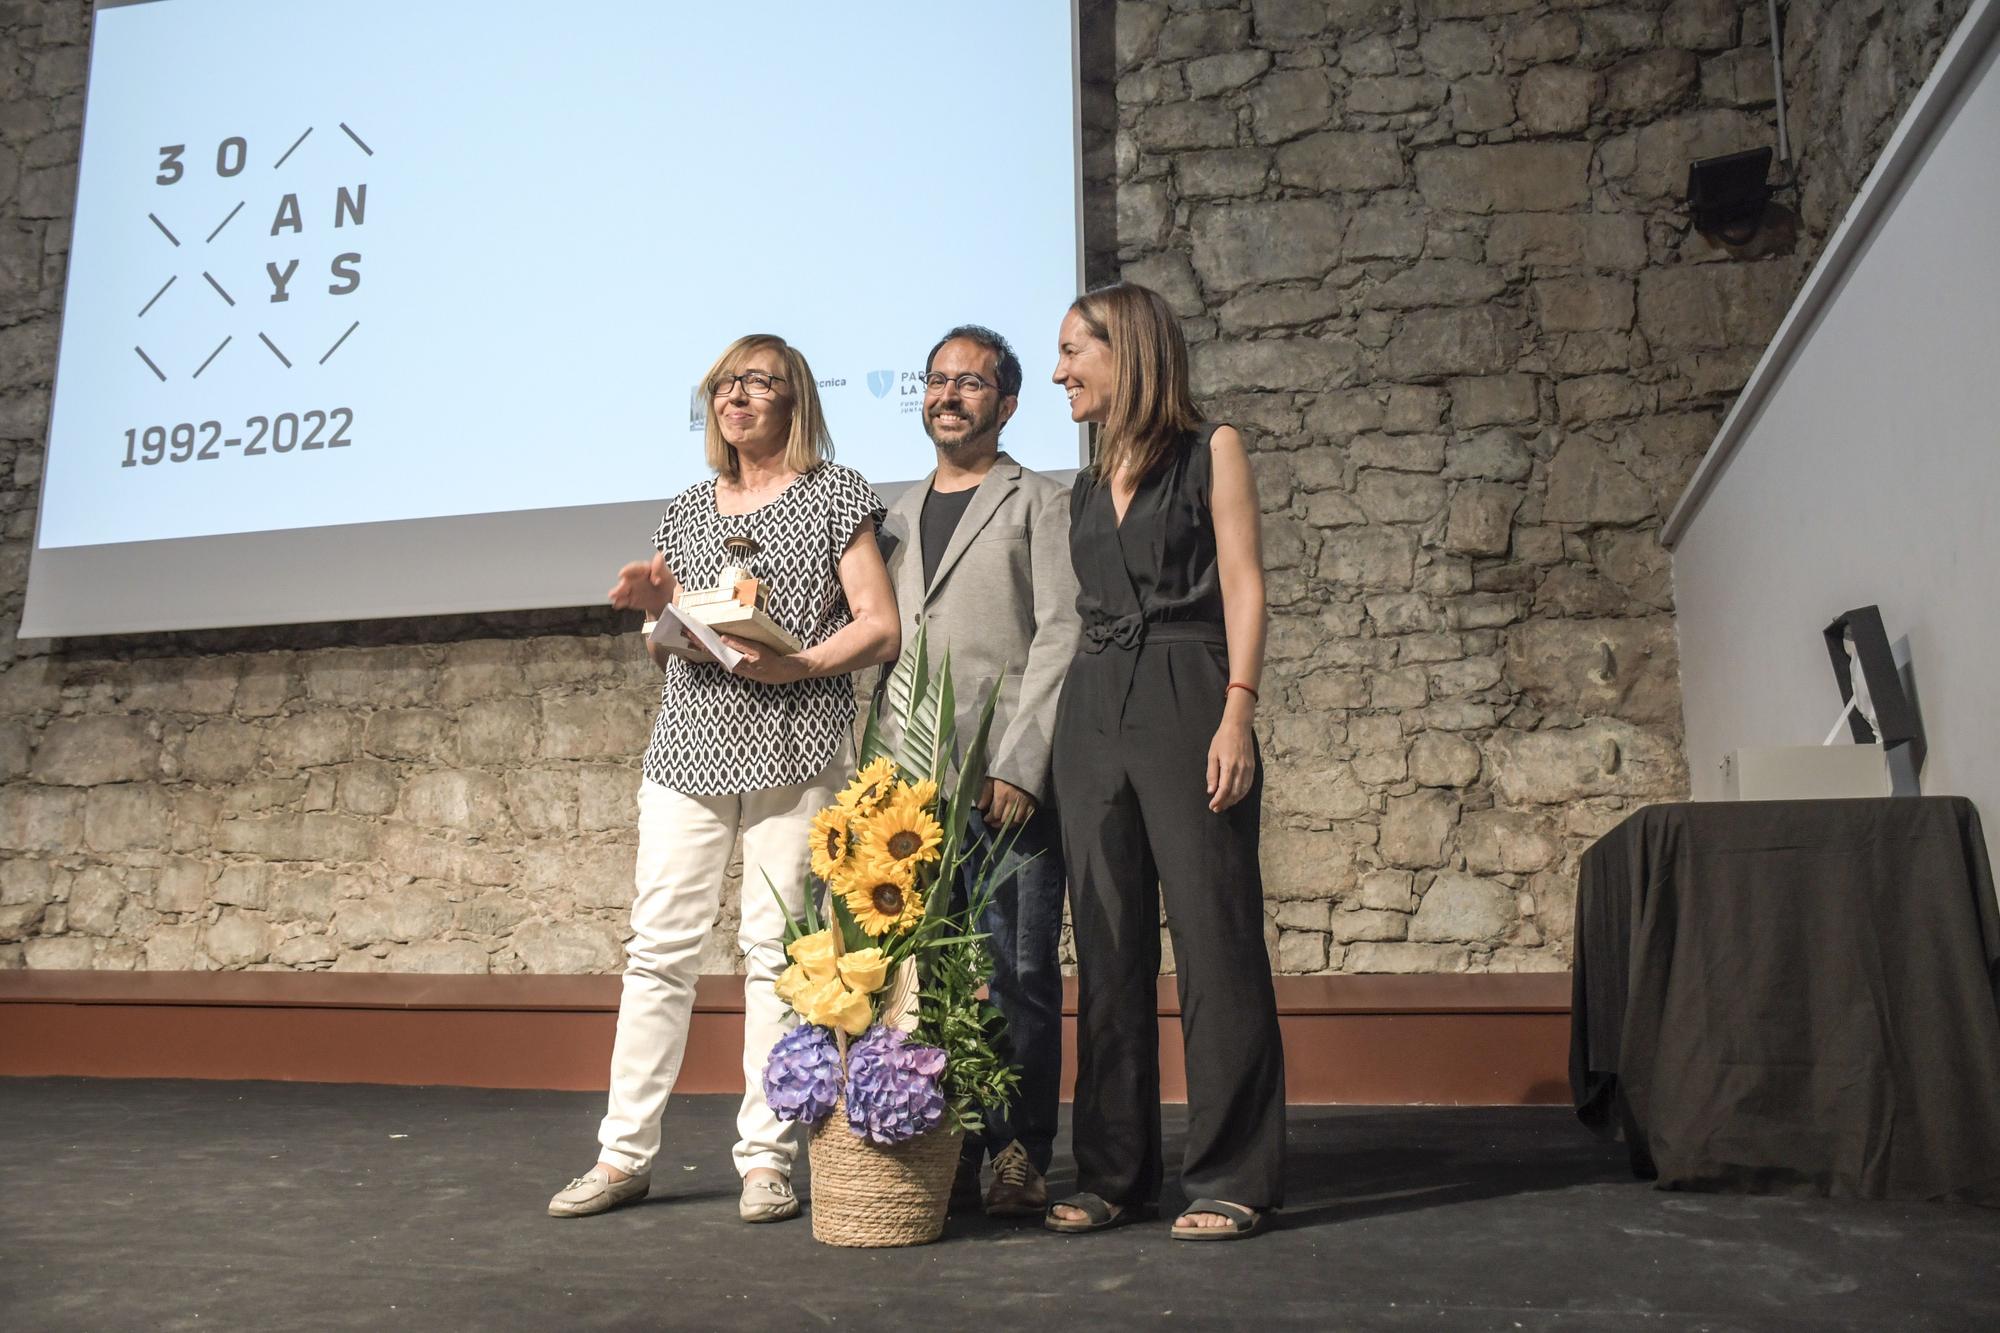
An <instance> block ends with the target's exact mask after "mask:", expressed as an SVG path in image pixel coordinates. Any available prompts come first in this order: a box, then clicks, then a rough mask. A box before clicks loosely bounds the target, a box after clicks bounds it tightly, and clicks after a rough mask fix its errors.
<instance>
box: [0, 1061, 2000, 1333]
mask: <svg viewBox="0 0 2000 1333" xmlns="http://www.w3.org/2000/svg"><path fill="white" fill-rule="evenodd" d="M601 1109H602V1098H601V1097H599V1096H595V1095H588V1094H576V1093H534V1092H493V1091H478V1090H467V1089H454V1088H395V1087H362V1086H335V1085H323V1084H276V1083H197V1082H111V1081H95V1080H81V1079H14V1080H0V1126H4V1129H0V1191H4V1193H0V1325H4V1326H5V1327H6V1328H8V1329H10V1330H13V1329H55V1328H66V1329H67V1328H81V1329H91V1330H103V1329H138V1328H145V1329H217V1328H232V1329H233V1328H243V1329H273V1330H277V1329H322V1328H353V1329H398V1328H440V1329H450V1328H473V1327H483V1328H497V1329H514V1328H627V1327H632V1328H637V1327H667V1328H761V1329H785V1328H808V1327H820V1326H825V1325H834V1326H838V1327H847V1328H859V1329H871V1330H882V1333H892V1331H896V1330H905V1329H931V1328H978V1329H983V1330H1000V1329H1033V1330H1037V1331H1038V1333H1043V1331H1046V1333H1053V1330H1055V1329H1057V1328H1058V1327H1061V1328H1065V1329H1066V1328H1078V1329H1091V1328H1101V1327H1118V1328H1129V1327H1134V1326H1138V1325H1141V1324H1148V1325H1150V1324H1152V1323H1172V1324H1183V1325H1188V1326H1195V1327H1215V1326H1243V1327H1260V1328H1273V1327H1286V1328H1289V1327H1309V1328H1316V1329H1374V1328H1383V1329H1402V1328H1421V1329H1453V1330H1455V1329H1516V1328H1524V1329H1536V1328H1576V1329H1625V1328H1644V1329H1696V1328H1699V1329H1718V1330H1719V1329H1743V1330H1773V1329H1799V1330H1806V1329H1812V1330H1827V1329H1856V1330H1862V1329H1865V1330H1870V1331H1871V1333H1872V1331H1874V1330H1882V1329H1902V1328H1910V1329H1917V1328H1922V1329H1946V1328H1968V1329H1970V1328H1986V1329H1991V1328H1995V1327H2000V1213H1996V1212H1992V1211H1988V1210H1982V1209H1976V1208H1970V1207H1963V1206H1952V1205H1915V1204H1873V1203H1849V1202H1831V1201H1824V1200H1809V1199H1792V1198H1743V1197H1735V1196H1716V1195H1691V1194H1670V1193H1662V1192H1660V1191H1656V1190H1653V1189H1651V1188H1650V1187H1648V1186H1646V1185H1644V1184H1641V1183H1638V1182H1635V1181H1633V1180H1631V1179H1630V1178H1629V1177H1628V1175H1627V1174H1626V1171H1625V1167H1624V1160H1623V1153H1622V1150H1621V1149H1619V1148H1618V1147H1616V1146H1613V1145H1605V1144H1600V1143H1597V1142H1596V1141H1594V1140H1593V1139H1591V1138H1590V1137H1589V1136H1588V1135H1587V1134H1585V1133H1584V1131H1583V1130H1582V1129H1581V1128H1579V1127H1578V1126H1577V1125H1576V1124H1575V1122H1574V1120H1573V1119H1572V1118H1571V1116H1570V1115H1569V1113H1568V1112H1567V1111H1565V1110H1557V1109H1541V1108H1523V1109H1516V1108H1508V1109H1492V1110H1426V1109H1418V1108H1395V1109H1366V1108H1298V1107H1295V1108H1293V1111H1292V1121H1291V1145H1292V1163H1293V1169H1292V1179H1293V1182H1294V1184H1293V1190H1292V1198H1291V1200H1290V1204H1291V1206H1290V1207H1289V1208H1288V1209H1287V1210H1286V1211H1285V1213H1284V1214H1283V1215H1282V1217H1281V1219H1280V1221H1281V1228H1280V1229H1278V1230H1276V1231H1273V1232H1271V1233H1270V1234H1268V1235H1266V1236H1264V1237H1261V1238H1259V1239H1256V1240H1253V1241H1251V1242H1248V1243H1245V1244H1237V1245H1221V1246H1208V1247H1205V1248H1202V1247H1196V1246H1191V1245H1185V1244H1180V1243H1176V1242H1171V1241H1169V1240H1168V1239H1167V1236H1166V1232H1165V1227H1166V1225H1167V1223H1166V1222H1165V1221H1161V1222H1157V1223H1148V1224H1144V1225H1141V1226H1134V1227H1128V1228H1125V1229H1122V1230H1119V1231H1113V1232H1109V1233H1106V1234H1103V1235H1097V1236H1083V1237H1062V1236H1055V1235H1051V1234H1048V1233H1045V1232H1043V1231H1042V1230H1040V1228H1039V1227H1035V1226H1020V1227H1016V1226H1013V1225H1003V1224H1000V1223H995V1222H989V1221H987V1220H986V1219H984V1218H971V1219H962V1218H954V1219H952V1221H951V1222H950V1224H949V1225H948V1228H947V1231H946V1233H945V1238H944V1240H943V1241H941V1242H940V1243H938V1244H936V1245H930V1246H925V1247H921V1248H917V1249H910V1250H888V1251H882V1250H837V1249H831V1248H828V1247H825V1246H820V1245H817V1244H815V1243H814V1242H813V1239H812V1233H811V1230H810V1227H809V1224H808V1223H807V1222H806V1221H805V1220H803V1219H802V1220H800V1221H797V1222H788V1223H783V1224H780V1225H777V1226H767V1227H747V1226H744V1225H743V1224H741V1223H739V1222H738V1221H737V1220H736V1211H735V1203H736V1181H735V1176H734V1174H733V1172H732V1170H731V1168H730V1164H729V1145H730V1143H731V1142H732V1141H733V1139H734V1138H735V1134H734V1131H733V1115H734V1099H733V1098H727V1097H690V1098H676V1099H675V1102H674V1105H673V1107H672V1109H671V1111H670V1112H669V1119H668V1134H669V1144H670V1147H669V1150H668V1152H667V1153H666V1155H665V1156H664V1157H663V1159H662V1161H661V1162H660V1164H659V1166H658V1167H657V1168H656V1169H655V1173H654V1191H653V1195H652V1197H651V1198H650V1199H649V1200H648V1201H646V1202H645V1203H643V1204H640V1205H638V1206H636V1207H631V1208H627V1209H622V1210H620V1211H618V1212H614V1213H611V1214H608V1215H606V1216H602V1217H597V1218H587V1219H582V1220H574V1221H557V1220H555V1219H552V1218H549V1217H546V1216H544V1215H543V1207H544V1204H545V1203H546V1201H547V1198H548V1196H549V1194H550V1193H552V1192H553V1191H554V1190H556V1189H557V1188H558V1187H560V1186H561V1185H562V1184H563V1183H564V1182H565V1181H566V1180H567V1179H568V1178H569V1177H570V1176H571V1175H573V1174H576V1173H578V1172H581V1171H583V1170H584V1169H585V1168H586V1167H587V1166H588V1165H589V1163H590V1162H591V1160H592V1158H593V1154H592V1148H593V1143H592V1132H593V1130H594V1129H595V1126H596V1121H597V1116H598V1114H599V1113H600V1112H601ZM1180 1121H1181V1112H1180V1109H1179V1108H1170V1111H1169V1116H1168V1131H1169V1136H1170V1142H1169V1160H1172V1158H1173V1156H1174V1154H1175V1152H1177V1150H1178V1142H1177V1139H1176V1138H1175V1137H1174V1136H1175V1135H1177V1132H1178V1129H1179V1125H1180ZM1065 1141H1066V1140H1065ZM1056 1169H1057V1183H1058V1184H1062V1183H1066V1177H1067V1175H1068V1172H1069V1169H1070V1167H1069V1163H1068V1160H1067V1159H1066V1158H1064V1157H1060V1156H1059V1157H1058V1159H1057V1167H1056ZM1177 1197H1178V1196H1177V1195H1176V1194H1175V1192H1174V1186H1173V1184H1172V1183H1171V1182H1169V1185H1168V1194H1167V1198H1168V1200H1169V1201H1170V1202H1171V1201H1173V1200H1175V1199H1177Z"/></svg>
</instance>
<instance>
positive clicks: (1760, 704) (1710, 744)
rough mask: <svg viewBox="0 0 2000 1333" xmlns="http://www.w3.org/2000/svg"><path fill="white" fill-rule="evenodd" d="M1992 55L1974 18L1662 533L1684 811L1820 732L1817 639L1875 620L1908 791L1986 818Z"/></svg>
mask: <svg viewBox="0 0 2000 1333" xmlns="http://www.w3.org/2000/svg"><path fill="white" fill-rule="evenodd" d="M1997 57H2000V5H1996V4H1995V3H1993V0H1981V3H1979V4H1976V5H1974V6H1973V8H1972V10H1971V12H1970V13H1969V14H1968V15H1967V17H1966V19H1965V21H1964V23H1963V24H1962V25H1961V27H1960V29H1959V31H1958V34H1957V35H1956V37H1955V38H1954V39H1953V42H1952V44H1951V46H1950V47H1948V48H1947V50H1946V52H1945V54H1944V55H1943V56H1942V57H1941V58H1940V60H1939V62H1938V66H1937V68H1936V69H1935V70H1934V71H1933V73H1932V75H1931V78H1930V80H1929V81H1928V82H1927V83H1926V85H1925V87H1924V89H1923V90H1922V91H1921V92H1920V93H1919V95H1918V97H1917V99H1916V101H1915V103H1914V104H1913V105H1912V107H1911V109H1910V112H1909V114H1908V115H1907V116H1906V117H1905V119H1904V121H1903V123H1902V125H1901V126H1899V128H1898V130H1897V133H1896V136H1895V137H1894V138H1893V139H1892V140H1891V141H1890V144H1889V146H1888V147H1887V148H1886V149H1885V150H1884V152H1883V156H1882V160H1881V161H1880V163H1878V165H1877V168H1876V171H1875V174H1874V175H1873V176H1871V178H1870V179H1869V181H1868V183H1867V184H1866V185H1865V186H1864V187H1863V189H1862V191H1861V195H1860V197H1858V198H1857V199H1856V201H1855V204H1854V206H1853V208H1852V209H1851V210H1850V212H1849V214H1848V217H1847V219H1846V221H1845V222H1844V223H1843V224H1842V227H1841V229H1840V231H1839V232H1837V233H1836V234H1835V236H1834V237H1833V239H1832V240H1831V242H1830V243H1829V245H1828V248H1827V252H1826V254H1825V255H1824V256H1822V258H1821V260H1820V263H1819V265H1818V267H1817V268H1816V269H1815V270H1814V272H1813V275H1812V277H1811V278H1810V279H1809V280H1808V282H1807V285H1806V289H1805V291H1804V292H1803V293H1802V294H1801V296H1800V298H1799V302H1798V303H1797V304H1796V305H1795V306H1794V308H1793V310H1792V312H1791V314H1790V316H1789V317H1788V318H1787V320H1786V324H1785V327H1784V328H1783V329H1781V330H1780V332H1779V334H1778V337H1777V339H1776V340H1774V342H1773V344H1772V346H1771V350H1770V351H1769V352H1768V353H1767V354H1766V356H1765V359H1764V361H1763V363H1762V364H1760V365H1759V367H1758V369H1757V371H1756V373H1755V375H1753V376H1752V379H1751V382H1750V384H1749V385H1748V386H1747V387H1746V388H1745V390H1744V393H1743V396H1742V399H1741V400H1740V401H1739V402H1738V404H1737V406H1736V409H1735V410H1734V411H1733V412H1732V413H1731V414H1730V417H1729V419H1728V420H1727V421H1725V422H1724V424H1723V428H1722V431H1721V433H1720V435H1719V436H1718V439H1717V441H1716V444H1715V446H1714V447H1713V448H1712V449H1711V451H1710V456H1709V457H1708V459H1707V460H1705V461H1704V463H1703V466H1702V470H1701V472H1700V473H1699V474H1698V475H1697V477H1696V480H1695V482H1694V484H1693V485H1692V486H1690V488H1689V492H1688V495H1687V496H1686V498H1685V499H1684V500H1683V501H1682V503H1681V506H1680V508H1679V509H1678V510H1677V511H1676V512H1675V514H1674V515H1673V517H1672V518H1671V519H1670V520H1669V522H1668V525H1667V529H1666V532H1665V537H1666V540H1667V542H1668V544H1669V545H1670V546H1671V547H1672V549H1673V558H1674V588H1675V597H1676V603H1677V606H1678V611H1679V627H1680V651H1681V672H1682V686H1683V697H1684V707H1685V709H1686V720H1687V746H1688V761H1689V768H1690V776H1691V779H1692V782H1693V786H1694V795H1695V797H1696V798H1697V799H1716V798H1719V797H1720V795H1721V786H1722V768H1721V764H1722V759H1723V756H1724V755H1725V754H1727V753H1728V752H1729V751H1730V750H1733V749H1735V748H1737V747H1739V746H1763V745H1811V744H1816V743H1817V742H1818V741H1820V740H1821V739H1822V738H1823V737H1824V736H1825V735H1826V732H1827V729H1828V727H1829V725H1830V724H1831V722H1832V720H1833V718H1834V715H1835V714H1836V713H1837V712H1838V711H1839V707H1840V695H1839V692H1838V689H1837V687H1836V685H1835V683H1834V677H1833V673H1832V670H1831V668H1830V666H1829V664H1828V661H1827V655H1826V648H1825V645H1824V643H1823V641H1822V639H1821V637H1820V632H1821V630H1822V628H1823V627H1824V626H1825V625H1826V624H1827V622H1828V621H1830V620H1831V619H1833V618H1834V617H1835V616H1836V615H1838V614H1839V613H1841V612H1843V611H1846V610H1849V609H1851V608H1853V607H1857V606H1862V605H1866V604H1868V603H1875V604H1877V605H1879V606H1880V607H1881V608H1882V616H1883V620H1884V622H1885V624H1886V626H1887V629H1888V632H1889V637H1890V639H1891V641H1892V643H1895V644H1897V646H1898V650H1899V651H1898V657H1899V658H1901V657H1903V656H1904V655H1905V653H1907V657H1908V659H1909V661H1910V663H1911V672H1912V674H1913V675H1914V678H1915V686H1916V690H1917V696H1918V697H1917V702H1918V705H1919V707H1920V710H1921V713H1922V717H1923V720H1924V724H1925V728H1926V731H1927V734H1928V738H1929V742H1930V755H1929V762H1928V764H1927V765H1926V768H1925V771H1924V774H1923V789H1924V791H1925V793H1926V794H1934V795H1942V794H1957V795H1964V796H1968V797H1971V798H1972V799H1973V800H1974V801H1975V802H1976V803H1977V804H1978V805H1979V807H1980V809H1981V811H1982V813H1983V815H1984V816H1985V818H1986V819H1987V820H1988V821H1989V829H1990V828H1991V826H1992V822H1993V821H2000V671H1996V666H2000V614H1996V612H1995V608H1994V598H1995V593H1996V589H2000V553H1997V552H1996V547H2000V517H1997V516H2000V247H1996V245H1995V243H1994V242H1995V234H1996V233H1995V222H1994V219H1995V218H2000V159H1997V158H1996V157H1995V150H1994V145H1995V144H1996V143H2000V73H1996V58H1997ZM1988 840H1989V844H1990V843H1991V841H1992V835H1991V833H1990V832H1989V834H1988Z"/></svg>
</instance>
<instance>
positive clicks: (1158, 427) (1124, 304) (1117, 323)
mask: <svg viewBox="0 0 2000 1333" xmlns="http://www.w3.org/2000/svg"><path fill="white" fill-rule="evenodd" d="M1070 309H1071V310H1073V311H1075V312H1076V314H1077V316H1078V318H1080V319H1082V321H1083V326H1084V328H1086V329H1088V330H1089V331H1090V335H1091V336H1092V337H1093V338H1096V339H1098V340H1099V341H1101V342H1103V343H1105V344H1106V345H1108V346H1109V347H1110V349H1111V376H1112V379H1113V380H1114V381H1115V383H1113V385H1112V386H1111V409H1110V411H1109V412H1108V413H1107V414H1106V416H1105V419H1104V424H1103V426H1102V427H1100V428H1099V430H1098V433H1097V447H1096V450H1095V458H1094V459H1093V464H1094V466H1095V467H1096V468H1097V474H1098V476H1100V477H1105V478H1110V477H1115V476H1119V475H1128V476H1131V477H1133V478H1135V479H1136V478H1139V477H1143V476H1145V475H1146V474H1147V473H1149V472H1151V471H1152V470H1153V469H1154V468H1155V467H1157V466H1159V463H1160V460H1161V459H1163V458H1165V457H1166V456H1167V453H1168V451H1169V450H1170V449H1172V448H1173V446H1174V444H1175V442H1176V441H1178V440H1179V439H1180V437H1181V436H1182V435H1184V434H1186V433H1187V432H1188V431H1191V430H1193V429H1194V428H1195V427H1196V426H1197V425H1199V424H1200V423H1201V413H1200V412H1198V411H1197V410H1196V409H1195V405H1194V398H1193V397H1192V396H1191V395H1190V393H1189V391H1188V351H1187V339H1186V338H1184V337H1183V336H1182V335H1181V325H1180V321H1179V320H1178V319H1176V318H1175V317H1174V312H1173V308H1172V307H1170V306H1169V305H1168V304H1167V302H1166V298H1165V297H1163V296H1161V295H1160V294H1159V293H1158V292H1156V291H1154V290H1153V289H1152V288H1150V287H1141V286H1139V285H1138V284H1137V283H1132V282H1120V283H1115V284H1113V285H1111V286H1109V287H1099V288H1097V289H1096V290H1095V291H1089V292H1085V293H1084V294H1083V295H1082V296H1079V297H1078V298H1077V299H1076V303H1075V304H1074V305H1072V306H1071V307H1070Z"/></svg>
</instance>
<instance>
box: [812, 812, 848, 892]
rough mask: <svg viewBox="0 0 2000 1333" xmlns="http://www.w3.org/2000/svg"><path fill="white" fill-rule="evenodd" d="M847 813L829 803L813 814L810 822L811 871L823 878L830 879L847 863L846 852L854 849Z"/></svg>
mask: <svg viewBox="0 0 2000 1333" xmlns="http://www.w3.org/2000/svg"><path fill="white" fill-rule="evenodd" d="M849 817H850V816H849V814H848V812H847V811H846V810H843V809H841V808H840V807H839V806H837V805H829V806H828V807H826V809H824V810H822V811H820V812H819V813H818V814H816V815H814V816H813V822H812V872H813V874H815V875H818V876H819V877H820V878H821V879H823V880H831V879H832V878H833V877H834V876H835V875H837V874H839V873H840V868H841V867H842V866H843V865H845V864H847V854H848V853H849V852H850V851H852V850H853V849H854V834H853V831H852V830H851V829H850V828H849V827H848V823H847V821H848V819H849Z"/></svg>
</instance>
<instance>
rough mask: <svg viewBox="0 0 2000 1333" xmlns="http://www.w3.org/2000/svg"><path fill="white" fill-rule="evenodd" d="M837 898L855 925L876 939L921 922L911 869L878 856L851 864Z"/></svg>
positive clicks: (921, 910) (920, 905)
mask: <svg viewBox="0 0 2000 1333" xmlns="http://www.w3.org/2000/svg"><path fill="white" fill-rule="evenodd" d="M840 896H841V898H842V900H843V901H845V902H846V904H847V910H848V911H849V912H850V913H852V914H853V916H854V923H855V924H856V925H858V926H860V927H861V929H862V930H863V931H865V932H866V933H867V934H869V935H870V936H872V937H874V938H876V939H880V938H881V937H882V936H884V935H887V934H890V933H891V932H893V931H899V930H905V929H907V928H909V927H910V926H913V925H915V924H916V923H917V922H918V921H920V920H922V919H923V915H924V900H923V898H922V897H921V896H920V895H919V894H918V893H917V888H916V875H915V874H914V872H913V870H912V868H911V867H910V866H908V865H903V864H898V863H897V862H894V861H888V860H885V859H883V858H882V857H880V856H875V855H872V854H864V855H862V856H860V857H858V858H856V859H855V860H854V861H852V862H850V863H849V866H848V869H847V870H846V872H845V873H844V874H843V875H842V877H841V881H840Z"/></svg>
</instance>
